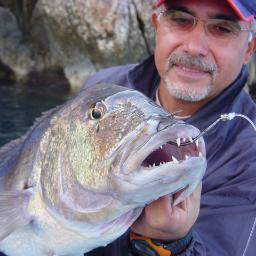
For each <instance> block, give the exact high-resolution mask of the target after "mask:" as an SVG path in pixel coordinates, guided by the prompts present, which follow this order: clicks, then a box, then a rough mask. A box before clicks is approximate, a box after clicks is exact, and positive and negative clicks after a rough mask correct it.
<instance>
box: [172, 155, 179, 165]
mask: <svg viewBox="0 0 256 256" xmlns="http://www.w3.org/2000/svg"><path fill="white" fill-rule="evenodd" d="M172 161H173V162H174V163H176V164H178V163H179V161H178V160H177V159H176V158H175V157H174V156H172Z"/></svg>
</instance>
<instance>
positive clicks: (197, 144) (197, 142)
mask: <svg viewBox="0 0 256 256" xmlns="http://www.w3.org/2000/svg"><path fill="white" fill-rule="evenodd" d="M195 143H196V147H197V148H198V146H199V141H198V140H196V141H195Z"/></svg>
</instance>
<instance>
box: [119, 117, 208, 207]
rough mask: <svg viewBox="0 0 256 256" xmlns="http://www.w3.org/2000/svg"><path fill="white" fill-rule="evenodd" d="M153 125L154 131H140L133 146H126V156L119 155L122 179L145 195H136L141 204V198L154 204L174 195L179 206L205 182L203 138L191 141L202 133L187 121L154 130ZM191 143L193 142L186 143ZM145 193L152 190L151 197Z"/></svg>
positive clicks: (157, 125) (131, 143)
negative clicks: (200, 183) (157, 200)
mask: <svg viewBox="0 0 256 256" xmlns="http://www.w3.org/2000/svg"><path fill="white" fill-rule="evenodd" d="M152 126H153V125H152V123H151V125H150V127H151V128H150V129H151V130H149V129H145V127H144V128H143V129H141V131H142V130H143V131H145V132H144V133H143V132H140V133H139V136H137V137H136V138H135V139H133V140H132V141H129V145H127V144H126V150H125V152H126V153H125V154H124V155H122V156H121V157H120V156H119V161H120V165H121V166H120V167H121V168H120V170H121V173H119V174H118V176H119V180H120V179H121V180H122V181H123V182H122V183H121V184H122V186H123V187H126V188H127V186H128V187H129V188H131V190H133V189H134V190H133V191H135V190H136V189H137V190H138V193H140V194H141V196H139V195H138V194H136V199H137V202H140V199H141V202H142V201H143V200H144V202H145V201H146V198H147V197H148V200H149V201H148V203H150V202H151V201H152V200H156V199H157V198H159V197H161V196H164V195H172V198H174V199H175V202H173V203H174V204H175V205H176V204H178V203H180V202H181V201H183V200H184V199H185V198H186V197H187V196H188V195H189V194H191V193H192V192H193V190H194V189H195V187H196V186H197V185H198V184H199V182H200V181H201V180H202V177H203V174H204V172H205V170H206V156H205V144H204V140H203V138H199V139H198V140H196V141H195V142H192V139H191V138H195V137H196V136H197V135H198V134H199V130H198V129H197V128H195V127H194V126H192V125H189V124H186V123H184V122H177V123H172V124H169V125H165V126H164V127H161V128H160V129H159V123H158V124H156V125H155V128H154V131H153V130H152ZM188 141H189V142H191V143H189V144H186V143H184V142H188ZM173 142H176V144H177V145H175V144H174V143H173ZM182 142H183V143H182ZM183 144H186V145H183ZM128 147H130V148H129V149H128V150H127V148H128ZM128 183H129V184H130V185H127V184H128ZM142 187H143V189H141V190H140V188H142ZM120 190H122V188H121V189H120ZM142 190H144V191H148V192H147V193H148V194H149V196H148V194H147V193H142V192H141V191H142ZM152 191H154V194H155V197H154V196H152ZM150 193H151V198H150ZM120 194H121V193H120ZM152 197H153V199H152ZM129 199H130V198H129ZM134 200H135V199H134ZM172 201H173V200H172Z"/></svg>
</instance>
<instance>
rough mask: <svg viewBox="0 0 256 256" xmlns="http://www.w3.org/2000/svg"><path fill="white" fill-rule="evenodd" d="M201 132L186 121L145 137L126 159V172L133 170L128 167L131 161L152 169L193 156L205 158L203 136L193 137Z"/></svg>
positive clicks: (134, 164) (138, 165) (183, 160)
mask: <svg viewBox="0 0 256 256" xmlns="http://www.w3.org/2000/svg"><path fill="white" fill-rule="evenodd" d="M199 133H200V131H199V130H198V129H197V128H195V127H194V126H192V125H189V124H185V123H178V124H173V125H170V126H166V127H164V129H162V130H160V131H158V132H157V133H153V134H151V135H150V136H148V138H146V139H145V138H144V142H143V143H141V141H140V143H141V144H140V145H139V146H137V148H136V150H135V152H133V153H131V152H130V153H131V154H130V155H129V157H127V160H126V164H125V166H126V168H125V172H126V173H127V172H130V171H131V169H130V168H129V167H128V166H131V163H132V164H133V166H136V168H137V169H140V170H150V169H154V168H156V167H159V166H162V165H165V164H168V163H172V164H180V163H182V162H183V163H185V162H186V161H188V160H190V159H191V158H205V156H206V154H205V144H204V140H203V138H199V139H197V140H196V141H193V138H195V137H196V136H197V135H198V134H199ZM141 137H142V136H141ZM132 143H134V144H135V143H136V142H132ZM137 144H138V142H137ZM175 144H176V145H175ZM183 144H185V145H183ZM132 151H134V148H133V149H132Z"/></svg>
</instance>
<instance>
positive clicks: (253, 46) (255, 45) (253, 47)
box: [244, 34, 256, 64]
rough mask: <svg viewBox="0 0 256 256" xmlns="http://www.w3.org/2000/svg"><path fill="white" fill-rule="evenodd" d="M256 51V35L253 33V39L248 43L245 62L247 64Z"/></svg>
mask: <svg viewBox="0 0 256 256" xmlns="http://www.w3.org/2000/svg"><path fill="white" fill-rule="evenodd" d="M255 51H256V35H255V34H254V35H253V39H252V40H251V41H250V42H249V43H248V48H247V51H246V54H245V58H244V64H247V63H248V62H249V60H250V58H251V56H252V55H253V54H254V53H255Z"/></svg>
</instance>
